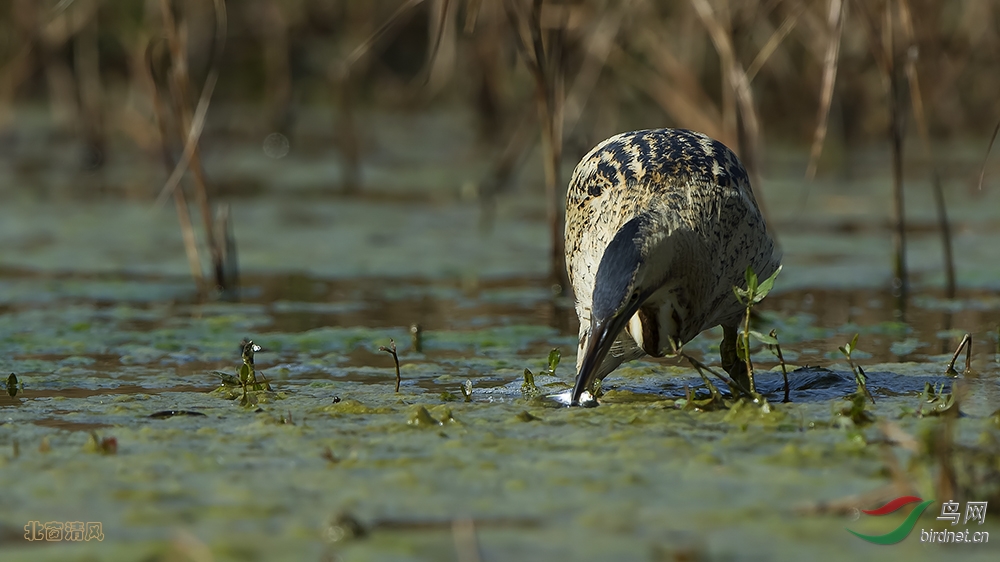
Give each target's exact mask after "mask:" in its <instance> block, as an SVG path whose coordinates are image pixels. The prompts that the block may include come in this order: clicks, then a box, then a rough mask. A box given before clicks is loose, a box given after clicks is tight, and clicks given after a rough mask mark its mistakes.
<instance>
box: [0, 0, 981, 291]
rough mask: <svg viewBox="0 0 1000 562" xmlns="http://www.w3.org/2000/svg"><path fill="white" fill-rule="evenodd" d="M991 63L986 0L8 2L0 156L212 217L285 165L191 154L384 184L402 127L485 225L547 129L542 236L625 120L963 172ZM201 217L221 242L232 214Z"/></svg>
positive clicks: (1, 24) (339, 183)
mask: <svg viewBox="0 0 1000 562" xmlns="http://www.w3.org/2000/svg"><path fill="white" fill-rule="evenodd" d="M998 70H1000V4H998V3H995V2H985V1H981V0H843V1H841V0H815V1H807V0H746V1H737V0H683V1H681V0H678V1H654V0H622V1H608V0H574V1H563V2H554V1H548V0H546V1H533V0H426V1H421V0H353V1H352V0H242V1H238V2H228V3H224V2H222V1H221V0H216V1H214V2H213V1H212V0H130V1H117V0H115V1H112V0H105V1H101V0H10V1H8V2H5V3H4V4H3V7H0V147H2V153H3V156H0V159H2V160H4V161H6V164H7V172H8V175H5V176H4V178H6V179H5V181H8V182H12V181H15V180H14V179H12V178H22V179H18V180H17V181H18V182H19V183H20V184H22V185H30V186H32V189H34V190H35V191H36V196H41V197H46V196H52V195H53V194H54V193H71V194H72V195H73V196H74V197H92V196H95V195H102V196H108V195H110V196H116V197H117V196H124V197H128V198H130V199H136V200H144V199H148V200H153V199H154V198H156V197H157V195H158V194H160V195H161V198H164V199H165V198H166V197H168V196H170V195H171V194H173V195H174V197H175V201H176V202H177V205H178V206H177V208H178V210H179V212H181V213H182V214H185V213H186V211H182V206H183V207H184V208H185V209H186V208H187V206H188V205H190V206H191V207H192V209H193V210H194V216H198V215H205V216H204V217H202V219H195V220H194V221H193V222H196V223H199V224H200V223H201V222H203V223H204V224H203V226H204V228H205V229H206V232H213V231H218V230H219V226H218V225H216V224H213V220H215V219H212V218H211V217H210V215H212V214H214V213H211V212H208V210H209V208H210V204H211V202H213V201H215V200H216V199H217V198H220V197H221V198H225V197H252V196H254V195H257V194H259V193H261V192H266V191H268V190H269V189H271V188H272V187H273V185H272V183H280V182H282V181H297V180H295V178H293V177H291V176H292V174H290V173H288V174H284V175H283V176H282V177H281V178H277V179H273V180H262V179H260V178H259V177H254V176H253V174H246V175H244V176H239V175H238V174H236V175H233V174H227V173H216V174H211V173H210V174H208V176H207V177H206V175H205V173H204V171H203V169H202V168H203V166H202V152H206V151H207V156H205V158H204V160H205V167H207V168H208V169H209V171H211V169H212V166H213V162H215V161H217V160H218V159H219V158H222V156H220V155H224V154H225V153H226V151H227V150H229V149H230V148H231V147H234V146H241V145H247V146H253V147H256V148H255V150H257V151H259V150H260V147H263V151H264V153H265V154H266V155H267V156H269V157H271V158H272V159H276V158H281V157H283V156H285V155H286V154H288V153H289V150H291V151H292V153H293V154H294V155H295V156H296V157H299V158H312V159H314V160H324V161H327V162H330V163H331V165H330V166H327V167H322V168H317V169H316V170H317V171H316V173H315V174H313V175H312V176H311V179H310V180H308V183H310V185H311V186H312V189H313V190H314V191H315V192H317V193H329V194H337V193H358V194H364V193H368V194H371V193H381V192H385V186H386V182H382V181H381V180H380V176H379V175H378V174H377V173H376V174H366V173H364V169H365V163H366V162H372V161H377V160H378V159H379V158H389V157H390V156H387V155H386V154H384V153H383V152H382V151H380V149H379V147H380V143H382V142H383V141H384V139H386V138H391V137H393V136H394V135H396V136H398V135H399V132H398V129H406V130H407V131H404V133H407V134H408V135H409V136H407V137H406V138H407V139H410V141H411V142H414V141H415V142H416V143H419V144H422V145H425V146H421V147H418V148H417V152H418V155H417V156H416V157H415V158H417V159H419V158H420V156H419V154H420V150H423V151H425V152H427V151H436V152H438V153H440V154H443V155H445V156H444V157H443V158H440V159H438V160H435V165H436V166H438V167H440V168H448V169H454V168H461V167H462V166H467V164H466V163H463V162H461V161H459V160H460V158H464V157H467V156H468V155H469V154H475V155H477V158H479V161H480V162H481V164H480V165H478V167H473V168H472V171H471V172H468V173H467V174H465V175H464V176H461V177H463V178H467V177H470V176H472V177H475V178H476V179H475V180H474V181H471V182H470V181H468V180H453V178H452V179H449V180H448V181H449V182H450V183H452V184H461V185H456V186H455V187H454V189H452V190H451V192H453V193H452V194H453V195H455V196H460V197H465V196H468V197H472V198H475V199H477V200H479V201H481V202H483V208H484V210H486V211H487V212H486V213H484V216H485V217H486V220H485V221H484V222H485V223H487V224H488V223H489V215H490V213H489V212H488V211H489V209H490V207H491V202H492V201H493V200H494V199H495V198H496V197H497V196H498V195H499V194H501V193H503V192H504V191H505V190H506V189H509V188H510V187H511V185H512V184H514V183H517V181H516V180H517V179H518V178H519V177H522V176H520V175H519V174H521V172H522V170H523V169H524V168H526V167H529V168H530V167H534V169H536V170H540V169H542V167H541V166H538V164H537V161H535V160H532V159H533V158H538V153H539V150H540V152H541V159H542V161H543V162H545V163H546V164H545V168H544V169H545V174H544V178H545V179H544V183H545V184H546V185H547V186H548V190H547V192H548V194H549V195H548V196H547V197H546V205H547V206H548V217H549V220H550V222H553V230H552V235H553V236H552V237H553V239H554V240H556V239H557V238H558V237H557V236H555V232H556V230H557V229H558V228H561V227H558V225H557V224H556V223H558V219H557V218H556V217H557V215H558V214H559V211H558V205H559V198H560V197H561V195H562V191H563V189H564V185H565V180H566V179H567V176H568V170H569V168H570V167H571V166H573V165H574V164H575V162H576V161H577V160H578V159H579V158H580V157H581V156H582V155H583V154H584V153H585V152H586V151H587V150H589V148H590V147H592V146H593V145H594V144H595V143H597V142H598V141H600V140H601V139H603V138H606V137H607V136H610V135H612V134H614V133H617V132H621V131H624V130H629V129H636V128H649V127H659V126H676V127H687V128H692V129H697V130H700V131H703V132H705V133H707V134H709V135H711V136H714V137H716V138H719V139H720V140H722V141H723V142H725V143H726V144H728V145H729V146H731V147H733V148H734V149H735V150H736V151H737V152H738V153H739V154H740V155H741V157H742V158H743V159H744V160H745V162H746V163H747V164H748V167H749V168H751V172H752V173H754V174H755V177H757V178H760V177H761V176H760V174H762V173H763V174H767V173H768V172H769V169H771V168H773V167H777V166H780V165H781V163H782V162H785V160H782V159H780V158H774V157H770V156H768V155H769V154H770V153H769V152H768V150H769V149H772V150H774V151H775V152H777V151H780V150H792V151H798V152H800V153H805V154H809V153H810V147H812V149H811V152H812V158H811V160H812V162H811V163H810V164H808V165H806V164H805V162H804V161H802V160H801V159H799V160H793V162H794V165H795V166H797V168H796V170H795V173H796V174H803V175H806V174H807V168H808V169H809V172H808V174H809V175H812V174H813V173H814V172H815V173H817V174H819V175H820V176H823V175H829V174H842V175H848V176H849V175H850V174H851V173H852V172H851V169H850V168H851V166H850V160H849V159H847V158H846V157H845V156H844V154H847V153H849V152H851V151H856V150H858V149H861V150H865V149H867V148H868V147H877V150H878V151H879V153H880V154H884V153H885V152H886V151H887V150H888V149H889V148H888V147H889V146H890V144H891V140H892V138H893V134H892V132H893V130H894V129H898V132H899V133H900V135H899V136H900V137H901V143H900V147H901V152H903V155H901V158H904V157H905V159H906V161H907V162H908V163H913V164H912V165H913V166H915V167H917V163H924V164H927V165H928V166H940V167H941V170H942V171H941V173H942V174H943V175H944V176H945V178H946V179H947V178H949V177H953V176H961V177H962V178H963V179H968V178H971V177H972V176H974V175H977V174H976V172H978V167H977V168H976V169H971V168H968V167H966V168H964V169H960V170H959V169H951V168H949V162H948V161H947V159H946V158H938V157H937V156H936V155H937V154H938V153H939V150H941V149H940V147H941V146H948V144H949V143H967V144H966V145H963V146H970V145H971V146H975V147H976V155H975V158H974V159H975V160H977V161H978V162H979V163H980V164H981V162H982V160H981V158H982V154H983V152H984V151H985V149H986V144H987V143H988V139H989V135H990V132H991V131H992V130H993V127H994V125H995V124H996V122H997V119H998V117H1000V103H998V99H1000V98H998V95H997V92H1000V72H998ZM216 78H217V83H216ZM894 119H895V120H894ZM897 126H898V127H897ZM414 128H416V130H414ZM540 132H541V134H539V133H540ZM921 137H923V141H921V140H920V139H921ZM905 139H912V140H913V142H908V141H907V142H902V140H905ZM922 144H923V148H921V145H922ZM821 146H822V150H820V147H821ZM449 151H452V152H449ZM470 151H471V152H470ZM257 154H259V152H257ZM448 154H453V155H455V156H454V159H453V160H449V157H448V156H447V155H448ZM935 160H937V161H936V162H935ZM532 162H534V163H533V164H531V166H525V164H526V163H529V164H530V163H532ZM185 164H188V165H189V166H187V165H185ZM116 166H117V167H116ZM908 166H910V164H908ZM977 166H978V165H977ZM188 167H190V170H191V172H193V173H191V174H188V176H187V177H190V178H191V179H190V183H189V182H188V181H183V182H181V181H179V180H180V179H181V177H180V173H181V172H184V170H185V169H186V168H188ZM920 169H922V170H923V172H921V173H923V174H925V175H926V172H927V168H925V167H920ZM116 170H117V171H116ZM81 171H85V172H87V173H86V174H80V172H81ZM467 171H468V170H467ZM60 173H61V175H60ZM168 177H169V178H171V180H169V181H168V180H167V178H168ZM527 177H531V178H535V179H532V182H534V183H542V182H543V180H542V174H538V173H536V174H535V175H534V176H527ZM23 178H27V180H24V179H23ZM165 181H166V183H167V184H168V185H167V188H164V182H165ZM463 182H464V183H463ZM387 183H391V182H387ZM435 183H441V180H440V178H439V177H437V176H434V177H432V178H431V179H425V180H422V182H421V181H418V180H415V181H414V184H415V185H425V184H435ZM171 184H177V185H181V186H182V189H178V190H173V189H172V186H171ZM529 189H533V188H530V187H529ZM756 189H758V190H760V189H761V187H760V186H756ZM185 190H186V191H187V198H186V199H185V198H184V197H185V196H184V193H185ZM539 190H541V188H540V187H539ZM762 191H763V192H764V193H766V192H767V186H766V183H765V184H764V185H763V189H762ZM451 192H449V193H451ZM39 194H41V195H39ZM396 195H397V196H398V193H397V194H396ZM439 195H440V193H436V194H435V193H433V190H429V191H428V193H427V194H426V196H427V197H436V196H439ZM409 196H411V197H418V198H419V197H421V196H422V195H421V192H420V190H419V189H418V190H415V191H414V192H412V193H410V194H409ZM765 199H766V196H765ZM181 220H182V224H183V223H184V221H185V220H187V221H188V223H189V224H188V226H187V227H186V228H188V229H190V228H191V226H190V223H191V222H192V220H191V219H190V218H188V219H185V218H184V217H182V218H181ZM199 221H200V222H199ZM223 230H224V229H223ZM206 238H207V240H208V241H207V245H208V247H209V253H210V254H211V255H213V256H216V259H214V261H216V262H217V263H218V261H219V259H221V258H218V256H221V255H222V254H224V253H225V248H224V245H225V240H224V234H218V236H215V235H209V236H207V237H206ZM192 239H193V238H192ZM192 244H193V243H192ZM554 246H556V247H555V248H554V250H555V251H556V255H558V252H559V251H561V250H560V249H559V248H558V241H557V242H556V243H555V244H554ZM188 249H189V251H191V250H192V248H191V246H190V244H189V248H188ZM555 261H556V260H554V262H555ZM554 274H557V273H554Z"/></svg>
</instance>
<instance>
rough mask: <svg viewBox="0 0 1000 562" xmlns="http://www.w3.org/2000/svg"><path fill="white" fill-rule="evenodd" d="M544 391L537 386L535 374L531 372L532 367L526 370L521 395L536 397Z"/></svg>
mask: <svg viewBox="0 0 1000 562" xmlns="http://www.w3.org/2000/svg"><path fill="white" fill-rule="evenodd" d="M541 393H542V391H541V390H539V389H538V387H537V386H535V375H533V374H532V373H531V369H525V370H524V382H523V383H521V396H524V397H525V398H534V397H536V396H538V395H539V394H541Z"/></svg>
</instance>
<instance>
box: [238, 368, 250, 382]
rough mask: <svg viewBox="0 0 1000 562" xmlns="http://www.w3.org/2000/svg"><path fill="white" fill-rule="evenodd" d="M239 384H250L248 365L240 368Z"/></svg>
mask: <svg viewBox="0 0 1000 562" xmlns="http://www.w3.org/2000/svg"><path fill="white" fill-rule="evenodd" d="M240 382H241V383H243V384H247V383H249V382H250V365H247V364H246V363H244V364H243V365H242V366H240Z"/></svg>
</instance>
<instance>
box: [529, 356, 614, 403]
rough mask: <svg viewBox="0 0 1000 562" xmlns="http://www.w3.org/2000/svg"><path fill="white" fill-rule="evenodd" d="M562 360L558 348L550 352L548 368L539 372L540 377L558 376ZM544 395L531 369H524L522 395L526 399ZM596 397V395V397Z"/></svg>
mask: <svg viewBox="0 0 1000 562" xmlns="http://www.w3.org/2000/svg"><path fill="white" fill-rule="evenodd" d="M560 359H562V351H560V350H559V348H558V347H554V348H552V351H550V352H549V356H548V358H547V360H546V362H547V368H545V369H544V370H542V371H539V372H538V374H539V375H549V376H553V377H554V376H555V375H556V367H558V366H559V360H560ZM541 393H542V391H541V389H539V388H538V386H536V385H535V375H534V374H533V373H532V372H531V369H527V368H526V369H524V382H523V383H521V395H522V396H524V397H525V398H534V397H536V396H538V395H540V394H541ZM594 396H595V397H596V394H595V395H594Z"/></svg>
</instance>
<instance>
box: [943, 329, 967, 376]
mask: <svg viewBox="0 0 1000 562" xmlns="http://www.w3.org/2000/svg"><path fill="white" fill-rule="evenodd" d="M963 348H964V349H965V373H964V374H966V375H968V374H969V373H970V372H972V334H965V336H964V337H963V338H962V341H961V342H960V343H959V344H958V349H956V350H955V354H954V355H952V356H951V362H950V363H948V368H947V369H945V371H944V374H945V375H947V376H949V377H957V376H958V371H956V370H955V361H958V356H959V355H961V354H962V349H963Z"/></svg>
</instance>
